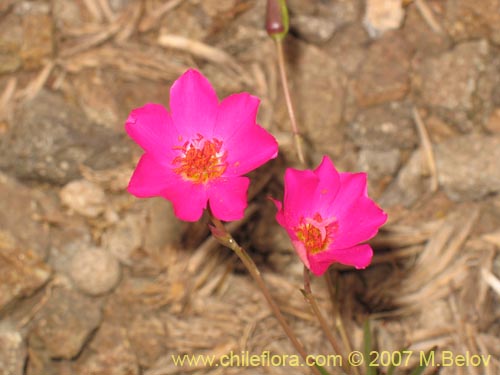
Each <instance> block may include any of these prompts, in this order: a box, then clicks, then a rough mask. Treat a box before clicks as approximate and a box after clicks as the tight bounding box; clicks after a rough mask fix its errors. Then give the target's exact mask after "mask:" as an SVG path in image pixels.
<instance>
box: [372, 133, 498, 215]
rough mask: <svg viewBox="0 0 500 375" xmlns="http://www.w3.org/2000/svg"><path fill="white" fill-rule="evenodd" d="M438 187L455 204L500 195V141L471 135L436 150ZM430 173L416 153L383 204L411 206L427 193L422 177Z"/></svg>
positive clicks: (383, 199)
mask: <svg viewBox="0 0 500 375" xmlns="http://www.w3.org/2000/svg"><path fill="white" fill-rule="evenodd" d="M434 154H435V159H436V164H437V170H438V177H439V185H440V187H441V188H442V189H443V191H444V192H445V193H446V195H447V196H448V198H450V199H452V200H455V201H464V200H475V199H481V198H483V197H485V196H487V195H489V194H495V193H498V192H500V164H498V160H500V159H499V158H500V137H499V136H490V135H489V136H486V135H479V134H469V135H463V136H459V137H454V138H452V139H450V140H448V141H446V142H443V143H440V144H438V145H435V146H434ZM428 174H429V171H428V167H427V163H426V160H425V159H424V157H423V155H422V153H421V151H420V150H417V151H415V152H414V153H413V154H412V156H411V158H410V159H409V161H408V162H407V163H406V165H405V166H404V167H403V168H402V169H401V171H400V172H399V175H398V177H397V179H396V180H395V181H394V182H393V183H392V184H391V186H390V187H389V188H388V189H387V190H386V191H385V192H384V195H383V196H382V198H381V199H380V203H381V204H382V205H383V206H385V207H387V206H392V205H396V204H402V205H404V206H405V207H409V206H411V205H412V204H413V203H414V202H416V201H417V199H418V198H419V197H420V196H421V195H422V194H423V193H424V192H425V191H428V189H429V185H428V181H426V180H425V179H424V178H423V177H424V176H428Z"/></svg>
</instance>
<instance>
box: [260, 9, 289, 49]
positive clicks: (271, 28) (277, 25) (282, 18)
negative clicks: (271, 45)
mask: <svg viewBox="0 0 500 375" xmlns="http://www.w3.org/2000/svg"><path fill="white" fill-rule="evenodd" d="M288 26H289V22H288V8H287V6H286V0H267V14H266V31H267V33H268V34H269V36H270V37H271V38H273V39H275V40H282V39H283V38H284V37H285V36H286V34H288Z"/></svg>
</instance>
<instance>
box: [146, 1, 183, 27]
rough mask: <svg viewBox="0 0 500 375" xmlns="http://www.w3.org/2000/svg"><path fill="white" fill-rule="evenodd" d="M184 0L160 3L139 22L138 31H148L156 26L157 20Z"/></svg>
mask: <svg viewBox="0 0 500 375" xmlns="http://www.w3.org/2000/svg"><path fill="white" fill-rule="evenodd" d="M183 1H184V0H170V1H167V2H165V3H164V4H162V5H160V6H159V7H158V8H156V9H154V10H153V11H151V12H149V13H148V14H147V15H146V17H145V18H143V19H142V21H141V22H140V23H139V27H138V29H139V31H140V32H141V33H143V32H146V31H149V30H151V29H153V28H155V27H156V25H157V24H158V21H159V20H160V19H161V18H162V17H163V16H164V15H165V14H166V13H168V12H169V11H171V10H173V9H175V8H176V7H177V6H178V5H180V4H181V3H182V2H183Z"/></svg>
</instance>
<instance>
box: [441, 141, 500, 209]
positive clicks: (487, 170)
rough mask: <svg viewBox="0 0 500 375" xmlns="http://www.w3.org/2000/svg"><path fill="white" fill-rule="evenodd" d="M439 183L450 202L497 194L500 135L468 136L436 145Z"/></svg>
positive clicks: (499, 183)
mask: <svg viewBox="0 0 500 375" xmlns="http://www.w3.org/2000/svg"><path fill="white" fill-rule="evenodd" d="M435 152H436V163H437V168H438V173H439V183H440V185H441V186H442V187H443V189H444V191H445V192H446V194H447V195H448V196H449V197H450V199H452V200H457V201H460V200H471V199H480V198H483V197H485V196H487V195H488V194H492V193H498V192H500V164H499V163H498V161H499V160H500V136H488V135H479V134H471V135H466V136H461V137H456V138H454V139H451V140H449V141H447V142H444V143H441V144H439V145H437V146H436V149H435Z"/></svg>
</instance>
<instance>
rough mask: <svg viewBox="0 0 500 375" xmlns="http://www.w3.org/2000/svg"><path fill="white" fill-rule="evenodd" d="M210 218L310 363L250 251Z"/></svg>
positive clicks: (222, 241)
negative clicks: (249, 253)
mask: <svg viewBox="0 0 500 375" xmlns="http://www.w3.org/2000/svg"><path fill="white" fill-rule="evenodd" d="M210 219H211V221H212V223H213V225H214V227H211V228H210V229H211V231H212V235H213V236H214V238H215V239H216V240H217V241H219V243H220V244H221V245H223V246H225V247H227V248H229V249H231V250H233V251H234V252H235V254H236V255H237V256H238V257H239V258H240V260H241V261H242V262H243V264H244V265H245V267H246V269H247V270H248V272H249V273H250V275H251V276H252V278H253V279H254V281H255V282H256V283H257V286H258V287H259V289H260V291H261V292H262V294H263V295H264V298H265V299H266V301H267V303H268V305H269V307H270V308H271V311H272V312H273V314H274V316H275V317H276V319H277V320H278V322H279V324H280V325H281V328H283V331H284V332H285V334H286V335H287V337H288V338H289V339H290V342H291V343H292V345H293V346H294V348H295V350H297V352H298V353H299V354H300V356H301V357H302V359H303V360H304V361H305V362H306V363H307V364H309V363H310V358H308V354H307V353H306V351H305V349H304V346H303V345H302V344H301V342H300V341H299V339H298V338H297V336H295V333H293V331H292V329H291V327H290V326H289V325H288V323H287V322H286V320H285V317H284V316H283V314H282V313H281V310H280V308H279V307H278V304H277V303H276V302H275V300H274V298H273V297H272V295H271V293H270V291H269V289H268V287H267V285H266V283H265V282H264V279H263V278H262V276H261V274H260V271H259V269H258V268H257V266H256V264H255V263H254V261H253V260H252V258H250V256H249V255H248V253H247V252H246V251H245V249H244V248H242V247H241V246H240V245H239V244H238V243H237V242H236V241H235V240H234V238H233V237H232V236H231V234H230V233H229V232H228V231H227V230H226V228H225V227H224V225H223V224H222V222H221V221H220V220H219V219H217V218H215V217H214V216H213V215H212V214H210ZM311 370H312V371H313V372H314V374H316V375H322V373H321V372H320V371H319V370H318V368H317V367H316V366H311Z"/></svg>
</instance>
